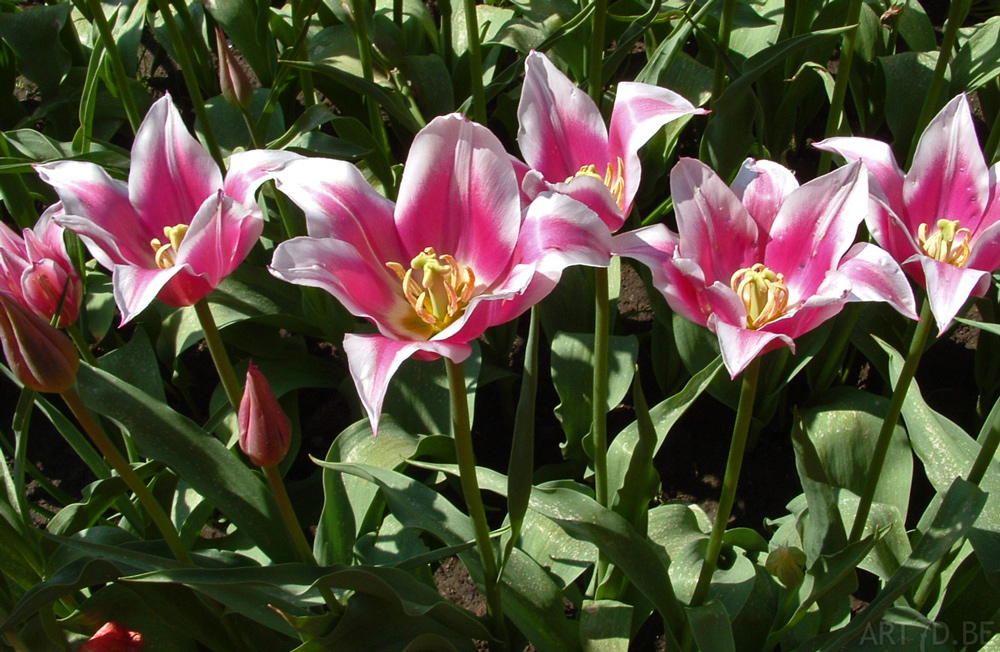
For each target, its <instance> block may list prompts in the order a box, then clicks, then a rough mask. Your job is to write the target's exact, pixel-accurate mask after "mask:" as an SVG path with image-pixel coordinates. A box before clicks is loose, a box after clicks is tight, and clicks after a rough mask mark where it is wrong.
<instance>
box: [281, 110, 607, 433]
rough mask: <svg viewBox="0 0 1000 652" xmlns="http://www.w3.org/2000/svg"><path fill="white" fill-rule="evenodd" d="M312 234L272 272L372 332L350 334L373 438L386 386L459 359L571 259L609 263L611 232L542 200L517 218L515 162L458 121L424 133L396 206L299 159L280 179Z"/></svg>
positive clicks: (442, 120) (572, 206)
mask: <svg viewBox="0 0 1000 652" xmlns="http://www.w3.org/2000/svg"><path fill="white" fill-rule="evenodd" d="M276 182H277V185H278V188H279V189H280V190H281V191H282V192H283V193H285V194H286V195H288V196H289V197H290V198H291V199H292V201H294V202H295V203H297V204H298V205H299V206H300V207H301V208H302V210H303V211H304V212H305V215H306V220H307V229H308V233H309V235H308V236H306V237H299V238H294V239H292V240H289V241H287V242H284V243H282V244H280V245H279V246H278V247H277V248H276V249H275V252H274V259H273V261H272V263H271V272H272V273H273V274H274V275H275V276H277V277H279V278H282V279H284V280H286V281H289V282H292V283H297V284H300V285H308V286H313V287H320V288H323V289H324V290H326V291H328V292H330V293H331V294H332V295H334V296H335V297H337V299H339V300H340V302H341V303H343V305H344V306H345V307H346V308H347V309H348V310H349V311H351V312H352V313H353V314H355V315H357V316H359V317H364V318H366V319H368V320H369V321H371V322H372V323H373V324H375V326H376V327H377V328H378V334H372V335H356V334H348V335H346V336H345V337H344V349H345V351H346V353H347V357H348V362H349V366H350V371H351V376H352V377H353V379H354V382H355V384H356V386H357V388H358V393H359V395H360V397H361V401H362V403H363V405H364V407H365V410H366V411H367V413H368V417H369V419H370V421H371V424H372V428H373V431H374V432H376V433H377V432H378V423H379V415H380V413H381V408H382V401H383V399H384V397H385V392H386V389H387V387H388V384H389V380H390V378H391V377H392V375H393V373H395V371H396V369H398V368H399V365H400V364H401V363H402V362H403V361H404V360H406V359H407V358H410V357H412V356H415V355H416V356H419V357H421V358H423V359H429V358H437V357H440V356H444V357H446V358H448V359H450V360H451V361H453V362H455V363H460V362H462V361H463V360H464V359H465V358H467V357H468V356H469V354H470V353H471V350H472V349H471V346H470V345H469V341H470V340H473V339H475V338H477V337H479V336H480V335H482V334H483V332H484V331H485V330H486V329H487V328H488V327H489V326H492V325H494V324H500V323H503V322H506V321H509V320H511V319H513V318H515V317H517V316H518V315H520V314H522V313H523V312H524V311H526V310H527V309H528V308H530V307H531V306H532V305H533V304H535V303H536V302H538V301H540V300H541V299H542V298H543V297H544V296H546V295H547V294H548V293H549V292H550V291H551V290H552V288H553V287H555V285H556V283H557V282H558V280H559V278H560V275H561V274H562V270H563V269H564V268H565V267H567V266H569V265H577V264H583V265H592V266H607V264H608V262H609V259H610V249H611V241H610V234H609V232H608V229H607V227H605V226H604V224H603V223H602V222H601V221H600V220H599V219H598V218H597V216H596V215H595V214H594V213H593V212H592V211H591V210H589V209H588V208H587V207H586V206H584V205H583V204H581V203H579V202H576V201H574V200H572V199H570V198H568V197H564V196H561V195H556V194H548V193H546V194H543V195H541V196H539V197H538V198H537V199H536V200H535V201H533V202H532V203H531V204H530V206H528V207H527V208H526V209H525V210H524V211H523V212H522V209H521V200H520V193H519V191H518V184H517V178H516V175H515V172H514V167H513V164H512V163H511V161H510V159H509V157H508V155H507V154H506V152H505V151H504V149H503V147H502V145H501V144H500V142H499V141H498V140H497V138H496V136H494V135H493V134H492V133H491V132H490V131H489V130H488V129H486V128H485V127H482V126H481V125H478V124H475V123H472V122H469V121H467V120H466V119H465V118H463V117H462V116H460V115H457V114H453V115H449V116H443V117H439V118H436V119H434V120H433V121H431V123H430V124H429V125H427V127H425V128H424V129H422V130H421V131H420V133H418V134H417V136H416V138H415V139H414V141H413V144H412V146H411V149H410V155H409V158H408V160H407V163H406V167H405V169H404V172H403V177H402V181H401V183H400V188H399V199H398V203H395V204H394V203H393V202H391V201H389V200H388V199H385V198H384V197H382V196H380V195H379V194H377V193H376V192H375V190H374V189H372V187H371V186H370V185H369V184H368V183H367V182H366V181H365V179H364V177H363V176H362V174H361V172H360V171H359V170H358V169H357V168H355V167H354V166H352V165H350V164H348V163H345V162H343V161H335V160H329V159H316V158H311V159H306V158H299V159H297V160H295V161H292V162H291V163H289V164H287V165H285V166H284V167H283V168H282V169H281V170H279V171H278V172H277V174H276Z"/></svg>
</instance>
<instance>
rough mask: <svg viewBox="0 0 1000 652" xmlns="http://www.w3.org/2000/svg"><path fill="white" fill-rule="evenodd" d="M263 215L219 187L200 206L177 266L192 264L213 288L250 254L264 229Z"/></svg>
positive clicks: (189, 228)
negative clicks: (227, 194)
mask: <svg viewBox="0 0 1000 652" xmlns="http://www.w3.org/2000/svg"><path fill="white" fill-rule="evenodd" d="M263 229H264V218H262V217H261V216H260V214H259V213H257V212H255V211H250V210H249V209H247V208H246V207H244V206H243V205H242V204H239V203H237V202H235V201H234V200H233V199H232V198H231V197H228V196H226V195H224V194H223V193H222V190H219V191H217V192H215V193H213V194H212V195H211V196H210V197H208V198H207V199H206V200H205V202H204V203H203V204H202V205H201V207H200V208H199V209H198V212H197V213H196V214H195V216H194V219H192V220H191V225H190V226H189V227H188V231H187V234H186V235H185V236H184V239H183V240H182V241H181V245H180V250H179V251H178V252H177V259H176V264H177V265H185V264H186V265H189V266H190V268H191V270H192V271H193V273H195V274H199V275H204V277H205V280H206V281H207V282H208V284H209V285H211V286H212V287H213V288H215V287H217V286H218V285H219V283H221V282H222V279H224V278H225V277H227V276H229V275H230V274H231V273H232V272H233V270H235V269H236V268H237V267H239V265H240V263H242V262H243V259H244V258H246V257H247V254H249V253H250V250H251V249H252V248H253V246H254V244H256V243H257V239H258V238H259V237H260V234H261V231H263Z"/></svg>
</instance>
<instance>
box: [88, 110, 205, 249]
mask: <svg viewBox="0 0 1000 652" xmlns="http://www.w3.org/2000/svg"><path fill="white" fill-rule="evenodd" d="M220 188H222V174H221V173H220V172H219V168H218V166H216V164H215V161H213V160H212V157H211V156H210V155H209V153H208V152H207V151H205V148H204V147H202V146H201V144H200V143H199V142H198V141H197V140H195V138H194V137H193V136H192V135H191V134H190V133H189V132H188V130H187V127H186V126H185V125H184V121H183V120H181V116H180V114H179V113H178V112H177V109H176V108H174V105H173V102H172V101H171V100H170V95H166V96H164V97H162V98H160V99H159V100H157V101H156V102H154V103H153V106H152V107H151V108H150V109H149V113H147V114H146V117H145V118H144V119H143V121H142V124H141V125H140V126H139V131H137V132H136V134H135V142H134V143H133V145H132V169H131V171H130V172H129V181H128V192H129V198H130V200H131V202H132V205H133V206H134V207H135V210H136V212H137V213H138V214H139V219H140V221H141V223H142V224H143V225H144V226H145V229H146V231H147V233H148V232H152V233H162V231H163V229H164V227H168V226H176V225H177V224H190V223H191V218H193V217H194V214H195V213H196V212H198V209H199V208H200V207H201V205H202V203H203V202H204V201H205V199H206V198H207V197H209V196H211V195H212V194H213V193H215V191H217V190H219V189H220ZM69 212H72V211H69Z"/></svg>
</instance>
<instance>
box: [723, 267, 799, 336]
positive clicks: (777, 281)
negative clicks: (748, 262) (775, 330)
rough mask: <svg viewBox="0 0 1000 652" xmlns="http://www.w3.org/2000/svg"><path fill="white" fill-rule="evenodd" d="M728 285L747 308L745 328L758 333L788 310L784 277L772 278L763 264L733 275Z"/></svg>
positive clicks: (773, 274)
mask: <svg viewBox="0 0 1000 652" xmlns="http://www.w3.org/2000/svg"><path fill="white" fill-rule="evenodd" d="M729 285H730V286H731V287H732V288H733V290H735V291H736V294H738V295H739V297H740V299H742V300H743V305H745V306H746V307H747V328H749V329H751V330H757V329H758V328H760V327H761V326H763V325H764V324H766V323H768V322H771V321H774V320H775V319H777V318H778V317H781V316H782V315H783V314H785V311H786V310H787V309H788V287H787V286H786V285H785V277H784V275H783V274H775V273H774V272H772V271H771V270H770V269H768V268H767V267H765V266H764V265H763V264H762V263H757V264H756V265H754V266H753V267H744V268H743V269H740V270H737V272H736V273H735V274H733V277H732V279H731V280H730V282H729Z"/></svg>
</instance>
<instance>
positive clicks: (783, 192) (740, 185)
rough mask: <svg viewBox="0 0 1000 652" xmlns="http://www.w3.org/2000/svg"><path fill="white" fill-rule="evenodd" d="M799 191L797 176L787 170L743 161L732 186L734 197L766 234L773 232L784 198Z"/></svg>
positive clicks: (763, 162)
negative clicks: (773, 225) (772, 226)
mask: <svg viewBox="0 0 1000 652" xmlns="http://www.w3.org/2000/svg"><path fill="white" fill-rule="evenodd" d="M798 187H799V182H798V181H796V180H795V174H793V173H792V171H791V170H789V169H788V168H786V167H785V166H783V165H780V164H778V163H775V162H774V161H755V160H754V159H752V158H748V159H747V160H745V161H743V165H741V166H740V171H739V172H737V173H736V178H735V179H733V183H732V189H733V193H734V194H735V195H736V197H737V198H739V200H740V201H741V202H742V203H743V205H744V206H746V209H747V211H748V212H749V213H750V216H751V217H752V218H753V219H754V220H755V221H756V222H757V227H758V228H760V230H761V231H763V232H765V233H767V232H770V230H771V224H772V223H774V218H775V217H776V216H777V215H778V210H779V209H780V208H781V204H782V203H784V201H785V197H787V196H788V195H790V194H792V192H793V191H794V190H796V189H797V188H798Z"/></svg>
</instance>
